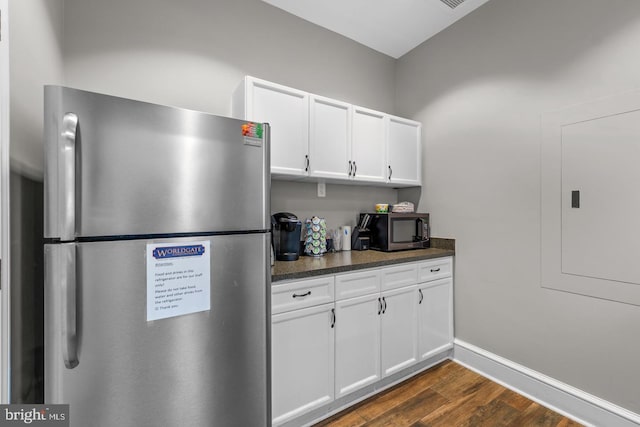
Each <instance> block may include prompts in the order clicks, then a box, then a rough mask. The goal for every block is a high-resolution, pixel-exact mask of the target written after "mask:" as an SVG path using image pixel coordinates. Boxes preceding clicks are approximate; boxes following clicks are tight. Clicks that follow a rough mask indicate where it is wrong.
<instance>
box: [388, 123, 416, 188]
mask: <svg viewBox="0 0 640 427" xmlns="http://www.w3.org/2000/svg"><path fill="white" fill-rule="evenodd" d="M421 128H422V125H421V124H420V123H418V122H414V121H412V120H407V119H402V118H400V117H393V116H392V117H390V118H389V130H388V138H387V159H388V170H387V173H388V177H387V178H388V182H389V183H391V184H396V185H404V186H410V185H421V175H422V173H421V172H422V171H421V164H422V157H421V150H420V132H421Z"/></svg>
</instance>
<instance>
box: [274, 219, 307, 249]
mask: <svg viewBox="0 0 640 427" xmlns="http://www.w3.org/2000/svg"><path fill="white" fill-rule="evenodd" d="M301 231H302V222H300V220H299V219H298V217H297V216H295V215H294V214H292V213H289V212H278V213H277V214H273V215H272V216H271V232H272V236H271V238H272V243H273V251H274V252H275V255H276V260H278V261H295V260H297V259H298V258H299V257H300V233H301Z"/></svg>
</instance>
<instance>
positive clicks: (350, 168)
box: [349, 160, 353, 176]
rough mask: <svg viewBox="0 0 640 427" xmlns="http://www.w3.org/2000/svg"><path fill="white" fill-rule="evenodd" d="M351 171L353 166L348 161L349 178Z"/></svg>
mask: <svg viewBox="0 0 640 427" xmlns="http://www.w3.org/2000/svg"><path fill="white" fill-rule="evenodd" d="M352 170H353V165H352V163H351V160H349V176H351V173H352Z"/></svg>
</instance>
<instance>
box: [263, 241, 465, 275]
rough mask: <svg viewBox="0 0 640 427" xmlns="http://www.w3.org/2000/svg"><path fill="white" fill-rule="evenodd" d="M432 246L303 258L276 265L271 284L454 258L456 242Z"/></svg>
mask: <svg viewBox="0 0 640 427" xmlns="http://www.w3.org/2000/svg"><path fill="white" fill-rule="evenodd" d="M431 246H432V247H431V248H429V249H415V250H409V251H399V252H380V251H374V250H368V251H342V252H336V253H328V254H325V255H324V256H321V257H309V256H304V255H303V256H300V258H299V259H298V260H297V261H276V263H275V265H274V266H273V267H272V268H271V281H272V282H278V281H281V280H288V279H304V278H309V277H314V276H321V275H325V274H335V273H342V272H346V271H353V270H360V269H364V268H373V267H381V266H386V265H393V264H400V263H403V262H412V261H422V260H427V259H432V258H442V257H447V256H453V255H455V242H454V241H453V240H452V239H432V244H431Z"/></svg>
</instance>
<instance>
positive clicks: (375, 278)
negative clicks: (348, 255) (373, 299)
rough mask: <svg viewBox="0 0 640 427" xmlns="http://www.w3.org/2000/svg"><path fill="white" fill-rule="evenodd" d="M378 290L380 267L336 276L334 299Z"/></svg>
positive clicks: (357, 295) (372, 292)
mask: <svg viewBox="0 0 640 427" xmlns="http://www.w3.org/2000/svg"><path fill="white" fill-rule="evenodd" d="M378 292H380V269H375V270H364V271H358V272H356V273H345V274H339V275H337V276H336V300H343V299H346V298H353V297H359V296H362V295H368V294H374V293H378Z"/></svg>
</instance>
